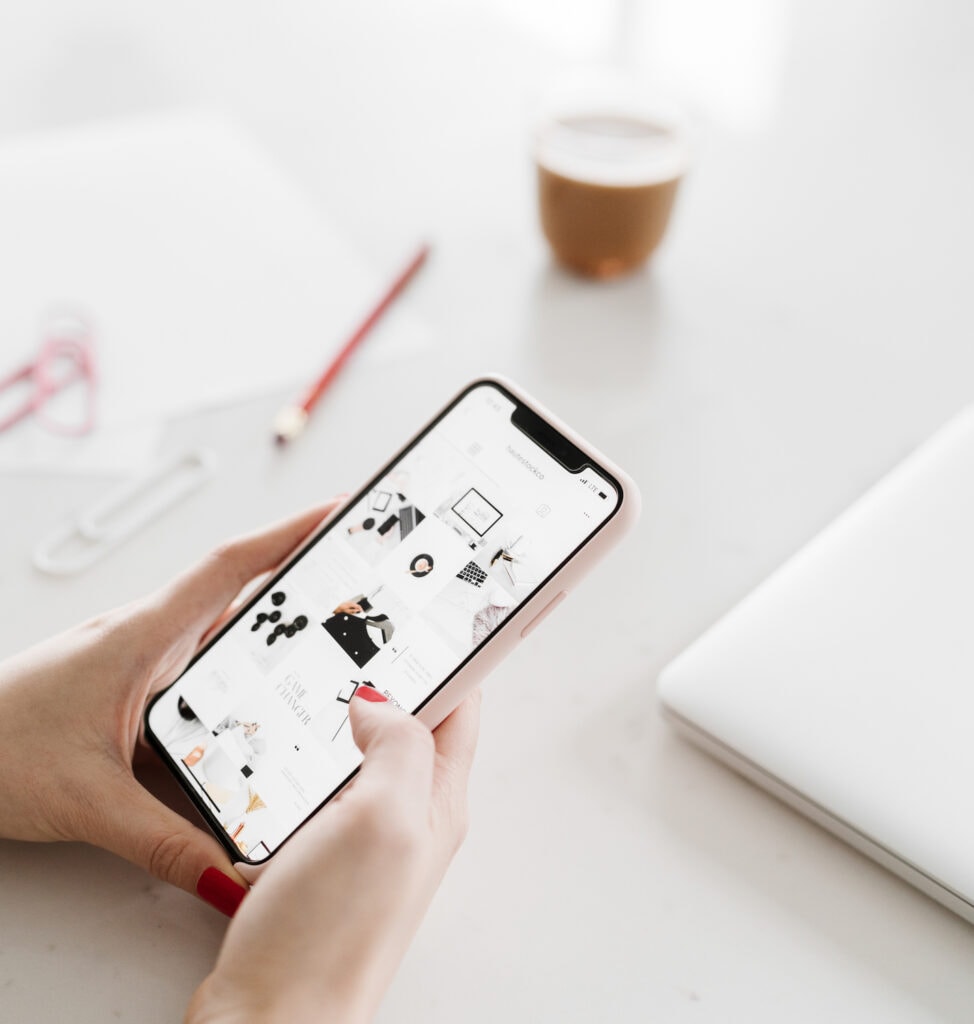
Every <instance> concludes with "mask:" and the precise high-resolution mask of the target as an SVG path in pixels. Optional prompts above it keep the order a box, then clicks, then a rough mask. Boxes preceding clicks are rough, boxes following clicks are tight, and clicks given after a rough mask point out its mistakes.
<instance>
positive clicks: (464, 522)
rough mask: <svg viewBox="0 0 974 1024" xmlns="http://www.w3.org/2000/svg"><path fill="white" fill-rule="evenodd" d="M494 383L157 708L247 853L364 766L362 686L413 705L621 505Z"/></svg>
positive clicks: (153, 718)
mask: <svg viewBox="0 0 974 1024" xmlns="http://www.w3.org/2000/svg"><path fill="white" fill-rule="evenodd" d="M621 499H622V496H621V492H620V490H619V488H618V486H617V485H616V484H615V483H614V482H613V480H612V478H611V477H610V476H609V475H608V474H607V473H606V472H604V471H600V470H599V469H598V468H596V466H594V465H593V464H592V462H591V461H590V460H589V459H588V458H587V457H586V456H584V455H583V454H582V453H581V452H580V451H579V450H578V449H577V448H575V447H574V446H573V445H571V444H570V443H569V442H567V441H566V440H565V439H564V438H562V437H561V435H560V434H558V433H557V432H556V431H554V430H553V428H551V427H550V426H548V425H547V424H546V423H545V422H544V421H542V420H541V419H540V418H539V417H538V416H537V415H536V414H534V413H533V412H532V411H531V410H530V409H528V408H527V407H526V406H524V405H523V404H522V403H521V402H520V401H519V400H517V399H515V398H513V397H512V396H511V395H510V394H508V393H507V392H506V391H505V390H504V389H503V388H502V387H501V386H499V385H498V384H495V383H493V382H480V383H478V384H475V385H473V386H471V388H470V389H468V390H467V391H466V392H464V393H463V394H462V395H461V396H460V397H459V398H458V399H457V400H456V401H455V402H454V403H453V404H452V405H451V406H449V407H448V408H447V409H446V410H445V411H444V412H443V413H441V414H440V415H439V417H438V418H437V419H436V420H434V421H433V423H432V424H430V425H429V426H428V427H427V428H426V429H425V430H424V432H423V433H422V434H421V435H420V436H419V437H418V438H417V439H416V440H415V441H414V442H413V443H412V444H411V445H410V447H409V448H408V449H407V450H406V451H405V453H404V454H403V455H401V456H400V457H399V458H398V459H397V460H396V461H395V462H394V463H392V464H390V465H389V466H387V467H386V468H385V469H384V470H383V471H382V472H381V473H380V474H379V475H378V476H377V477H376V478H375V479H373V480H372V481H371V482H370V483H369V484H368V485H367V486H366V488H365V489H364V490H363V491H362V492H360V494H359V495H358V496H357V497H356V498H355V499H354V500H352V501H351V502H350V503H349V506H348V508H347V509H346V510H345V511H344V512H343V513H342V515H341V516H340V517H338V518H336V519H334V520H333V521H332V522H331V523H330V524H329V526H328V527H326V528H325V529H324V530H323V532H322V533H321V534H320V535H319V536H318V537H317V538H316V539H315V541H314V542H313V543H312V545H311V546H309V547H308V548H306V549H305V550H304V551H303V552H302V553H301V554H300V555H298V556H297V558H296V559H295V560H294V561H293V562H292V563H291V564H290V565H289V566H287V567H286V568H285V569H284V570H283V571H282V572H280V573H279V574H278V575H277V577H276V578H275V579H274V580H272V582H271V583H269V584H268V585H267V586H266V587H264V588H263V589H262V590H261V592H260V593H259V594H258V596H257V597H256V598H255V599H254V600H253V601H251V602H250V603H249V604H248V605H247V606H246V608H245V609H244V610H243V611H242V612H241V613H240V614H239V615H237V616H236V617H235V618H234V620H233V621H232V622H231V623H230V624H229V625H228V626H226V627H225V628H224V629H223V631H222V632H221V633H220V634H219V635H218V636H217V637H216V638H215V639H214V640H213V641H212V642H211V643H210V644H209V645H208V646H207V647H206V648H204V649H203V650H202V651H201V652H200V653H199V654H198V655H197V656H196V658H195V659H194V660H193V661H192V662H191V663H190V665H189V667H188V668H187V669H186V670H185V672H184V673H183V674H182V675H181V676H180V677H179V678H178V679H177V680H176V681H175V682H174V683H173V684H172V686H170V687H169V688H168V689H167V690H165V691H163V692H162V693H161V694H160V695H159V696H158V697H157V698H156V699H155V701H154V702H153V704H152V705H151V707H150V709H149V712H148V716H147V722H148V727H149V733H150V738H151V739H152V741H153V742H154V744H155V745H156V746H157V747H158V748H159V749H160V750H161V752H163V754H164V756H166V757H168V759H169V760H170V761H171V763H172V766H173V768H174V770H175V771H176V772H177V773H178V775H179V777H180V780H181V781H182V783H183V785H184V787H185V788H187V789H188V790H189V791H190V792H191V793H193V794H194V795H195V796H196V797H197V803H198V804H199V805H200V806H201V807H202V808H203V809H204V812H205V813H206V815H207V816H208V818H209V819H210V820H211V822H212V823H214V824H215V825H216V826H217V830H218V832H219V830H222V831H223V833H225V837H226V838H225V844H226V845H227V846H228V849H229V848H231V847H232V848H235V849H236V850H237V851H239V853H240V854H242V855H243V856H244V857H245V858H246V859H248V860H250V861H254V862H259V861H262V860H264V859H266V858H267V857H268V856H269V855H270V854H271V853H272V852H273V851H274V850H275V849H277V848H278V847H279V846H280V845H281V843H282V842H284V841H285V840H286V839H287V838H288V836H290V835H291V834H292V833H293V832H294V831H295V830H296V829H297V828H298V827H299V826H300V825H301V824H302V823H303V822H304V821H306V820H307V819H308V818H309V817H310V816H311V815H313V814H314V813H315V811H316V810H317V809H318V808H319V807H320V806H321V805H322V804H323V803H325V802H326V801H327V800H328V799H329V797H331V796H332V795H334V794H335V793H336V792H337V791H338V790H339V789H340V788H341V787H342V785H344V783H345V782H346V781H347V780H348V778H349V776H350V775H352V774H353V773H354V772H355V770H356V769H357V767H358V765H359V764H360V762H361V755H360V753H359V751H358V749H357V748H356V746H355V744H354V743H353V741H352V735H351V728H350V726H349V723H348V706H349V702H350V701H351V699H352V696H353V695H354V693H355V691H356V690H357V689H358V688H359V687H363V686H370V687H375V688H376V689H377V690H379V691H381V692H382V693H383V694H385V696H386V697H387V698H388V700H390V701H391V702H393V703H394V704H396V705H398V706H400V707H401V708H403V709H404V710H406V711H409V712H415V711H418V710H419V709H420V708H421V707H422V706H423V705H424V704H425V703H426V702H427V701H428V700H429V699H430V698H431V697H432V695H433V694H434V693H436V692H437V691H438V690H439V689H440V688H441V687H442V686H443V685H445V683H446V682H448V681H449V679H450V678H451V676H452V675H453V674H454V673H455V672H456V671H457V670H458V669H459V668H460V667H461V666H462V665H463V664H464V663H465V662H466V661H467V660H468V659H469V658H471V657H472V656H473V655H474V654H475V652H476V651H477V649H478V648H480V647H481V646H482V645H483V644H484V643H486V642H488V640H489V638H490V636H491V634H493V633H494V632H495V631H496V630H499V629H503V627H504V622H505V620H506V619H507V618H508V617H509V616H510V615H511V614H512V612H514V611H515V610H516V609H517V608H518V607H519V606H520V605H521V604H522V603H523V602H524V601H526V600H527V599H529V598H530V597H531V595H532V594H533V593H534V592H535V591H537V590H538V589H539V588H540V587H541V586H542V585H543V584H544V582H545V581H546V580H547V579H548V578H549V577H550V576H551V575H553V574H554V573H555V572H556V571H557V569H558V568H559V567H560V566H561V565H562V563H564V562H565V561H566V560H567V559H568V558H570V557H571V556H572V554H573V553H574V552H575V551H576V550H577V549H578V548H579V547H581V546H582V545H583V544H584V543H585V542H586V541H587V540H588V539H589V538H590V537H591V536H592V535H593V534H594V533H596V532H597V531H598V529H599V528H600V527H601V526H602V525H604V524H605V523H606V521H607V520H608V519H610V518H611V517H612V515H613V514H614V513H615V512H616V510H617V509H618V508H619V506H620V502H621Z"/></svg>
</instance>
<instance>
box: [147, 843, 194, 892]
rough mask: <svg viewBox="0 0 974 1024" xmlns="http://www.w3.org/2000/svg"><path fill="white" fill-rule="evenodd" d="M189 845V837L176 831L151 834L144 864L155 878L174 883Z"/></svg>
mask: <svg viewBox="0 0 974 1024" xmlns="http://www.w3.org/2000/svg"><path fill="white" fill-rule="evenodd" d="M190 847H191V842H190V839H189V837H188V836H185V835H182V834H180V833H178V832H167V833H163V834H161V835H155V836H151V837H150V838H149V840H148V847H147V855H146V858H145V866H146V868H147V870H148V871H149V873H150V874H152V875H154V876H155V877H156V878H160V879H162V881H164V882H172V883H174V884H175V883H176V881H177V878H178V876H179V870H180V867H181V865H182V864H183V861H184V860H185V858H186V856H187V854H188V853H189V851H190Z"/></svg>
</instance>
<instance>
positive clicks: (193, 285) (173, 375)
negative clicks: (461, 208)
mask: <svg viewBox="0 0 974 1024" xmlns="http://www.w3.org/2000/svg"><path fill="white" fill-rule="evenodd" d="M0 224H3V226H4V228H3V231H2V233H0V280H2V281H3V289H2V298H0V376H2V375H3V373H4V372H6V371H7V370H9V369H10V368H12V367H14V366H16V365H18V364H19V363H21V362H23V361H25V360H27V359H29V358H32V356H33V354H34V353H35V352H36V349H37V345H38V342H39V331H40V325H41V323H42V322H43V320H44V318H45V316H46V315H47V314H48V312H49V311H50V310H52V309H56V308H61V307H65V306H67V307H69V308H71V307H73V308H78V309H80V310H82V311H84V312H85V313H86V314H87V316H88V317H89V318H90V320H91V322H92V324H93V328H94V340H95V351H96V358H97V361H98V374H99V386H98V407H97V415H98V429H97V430H96V432H95V434H94V435H93V436H92V437H91V438H90V439H89V440H88V441H86V442H80V443H79V442H63V441H62V442H60V443H57V444H55V443H42V442H39V441H38V440H37V439H36V438H32V437H30V435H32V434H33V435H36V434H37V433H38V431H37V428H36V427H33V426H32V427H25V428H16V429H12V430H10V431H8V432H6V434H4V435H0V468H7V469H12V468H15V469H21V470H22V469H28V468H39V466H40V465H41V464H43V465H44V467H45V468H47V469H60V470H67V471H70V470H76V471H87V470H85V467H86V466H88V467H92V466H99V465H102V466H103V465H106V464H111V465H114V466H115V467H116V469H117V470H118V471H119V472H122V471H125V469H126V468H131V464H136V465H137V464H138V463H139V462H140V461H144V458H145V456H146V454H147V453H146V452H145V451H142V450H140V446H139V445H138V444H137V443H136V438H135V434H132V435H131V436H130V437H129V438H128V439H127V442H126V443H124V444H120V438H121V437H122V434H120V433H119V430H121V431H124V430H125V429H126V428H128V427H130V426H131V425H132V424H135V423H138V424H140V425H141V426H140V431H141V436H142V437H143V439H144V440H145V441H146V443H151V442H150V440H149V438H150V435H151V434H152V430H151V429H149V426H148V425H149V424H156V425H158V424H159V423H160V422H162V421H163V420H164V419H165V418H166V417H168V416H172V415H175V414H178V413H184V412H188V411H191V410H194V409H200V408H204V407H212V406H216V405H220V404H223V403H227V402H230V401H233V400H235V399H239V398H243V397H246V396H249V395H254V394H258V393H261V392H266V391H269V390H273V389H278V388H285V389H286V387H287V386H288V385H295V386H298V385H299V384H304V383H307V382H308V380H310V379H311V378H312V377H313V376H314V375H315V374H316V372H317V371H319V370H320V369H321V368H322V367H323V366H324V365H325V364H326V363H327V360H328V358H329V356H330V355H331V354H333V353H334V352H335V351H336V350H337V348H338V347H339V346H340V345H341V343H342V341H343V340H344V339H345V337H346V336H347V335H348V333H349V332H350V331H351V330H352V329H353V328H354V327H355V326H356V325H357V324H358V322H359V321H360V320H361V319H362V318H363V316H364V315H365V313H366V312H368V310H369V309H370V308H371V307H372V306H373V305H374V303H375V301H376V299H377V297H378V296H379V295H381V293H382V291H383V289H384V287H385V286H386V284H387V282H386V281H384V280H382V279H380V278H379V277H378V276H377V275H376V274H375V273H374V272H373V271H371V270H370V268H369V267H368V266H367V265H366V264H365V262H364V261H363V260H362V259H361V258H359V257H358V256H357V255H356V253H355V251H354V246H353V245H351V244H349V242H348V241H347V240H346V239H345V238H342V237H341V236H340V235H339V233H338V232H337V231H336V230H335V229H334V227H333V226H332V225H330V224H329V222H328V220H327V219H326V217H325V216H324V215H323V214H322V212H321V211H320V210H319V209H318V208H317V207H316V206H315V204H314V203H313V202H311V201H310V200H309V199H308V197H307V196H306V195H305V194H304V193H303V192H302V191H301V189H300V188H298V187H296V186H295V184H294V183H293V182H291V181H290V180H289V179H288V177H287V175H286V174H283V173H282V172H281V170H280V169H279V168H278V167H277V166H276V165H275V164H274V163H273V162H272V161H271V160H269V159H268V158H267V157H266V156H265V155H264V154H263V153H262V152H261V151H260V150H259V149H258V148H257V147H256V146H255V145H254V144H253V143H252V142H251V141H250V140H249V139H248V138H247V136H246V135H245V134H244V133H243V132H242V131H241V130H240V129H238V128H237V127H236V126H234V124H233V123H231V122H230V121H228V120H227V119H226V118H225V117H223V116H222V115H219V114H216V113H214V112H209V111H203V112H189V113H185V112H183V113H178V114H166V115H158V116H152V117H148V118H140V119H138V120H131V121H124V122H115V123H108V124H102V125H94V126H88V127H85V128H78V129H71V130H67V131H62V132H59V133H56V134H49V135H38V136H34V137H28V138H24V139H21V140H14V141H11V142H7V143H5V144H4V145H3V146H0ZM406 255H408V254H404V258H405V256H406ZM423 344H424V334H423V331H422V328H421V327H420V326H419V325H418V324H417V323H416V322H415V320H413V319H412V318H410V317H409V316H408V314H406V312H405V311H403V310H397V311H394V312H393V314H391V315H390V317H389V319H388V320H387V321H384V322H383V323H381V324H380V325H379V327H378V328H377V329H376V332H375V337H374V338H370V339H369V341H368V342H367V343H366V346H365V348H364V349H363V352H362V353H361V357H362V358H377V357H379V356H381V355H383V354H384V355H385V356H388V354H389V349H390V346H391V347H392V348H393V349H395V348H397V347H405V348H407V349H409V348H413V347H421V346H422V345H423ZM367 350H371V352H368V351H367ZM357 357H358V356H357ZM18 432H19V434H20V436H19V437H18Z"/></svg>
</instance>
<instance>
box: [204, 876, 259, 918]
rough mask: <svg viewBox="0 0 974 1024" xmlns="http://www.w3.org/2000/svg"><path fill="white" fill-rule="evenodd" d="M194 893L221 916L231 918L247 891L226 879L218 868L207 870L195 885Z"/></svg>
mask: <svg viewBox="0 0 974 1024" xmlns="http://www.w3.org/2000/svg"><path fill="white" fill-rule="evenodd" d="M196 892H197V894H198V896H199V898H200V899H201V900H205V901H206V902H207V903H209V905H210V906H211V907H216V909H217V910H219V911H220V913H221V914H226V915H227V917H233V915H234V914H235V913H236V912H237V907H239V906H240V904H241V903H242V902H243V898H244V896H246V895H247V890H246V889H245V888H244V887H243V886H242V885H237V883H236V882H235V881H234V880H233V879H232V878H228V877H227V876H226V875H225V874H224V873H223V872H222V871H221V870H220V869H219V868H207V869H206V870H205V871H204V872H203V874H202V875H200V879H199V881H198V882H197V883H196Z"/></svg>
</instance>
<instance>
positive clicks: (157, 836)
mask: <svg viewBox="0 0 974 1024" xmlns="http://www.w3.org/2000/svg"><path fill="white" fill-rule="evenodd" d="M102 812H103V813H102V818H101V820H100V821H99V822H98V823H97V826H96V827H94V828H92V830H91V833H92V834H91V835H90V837H89V839H90V841H91V842H94V843H96V844H97V845H98V846H102V847H104V848H105V849H106V850H110V851H111V852H112V853H116V854H118V855H119V856H120V857H124V858H125V859H126V860H128V861H131V862H132V863H133V864H137V865H138V866H139V867H140V868H143V869H144V870H145V871H148V872H149V874H151V875H154V876H155V877H156V878H159V879H161V880H162V881H164V882H168V883H169V884H170V885H175V886H177V887H178V888H180V889H185V891H186V892H189V893H194V894H195V893H196V892H197V885H198V884H199V881H200V879H201V878H202V876H203V873H204V872H205V871H207V870H208V869H209V868H216V869H217V870H218V871H221V872H222V873H223V874H224V875H226V876H227V877H228V878H229V879H230V880H231V881H233V882H235V883H236V884H238V885H241V886H244V887H246V884H247V883H246V882H244V880H243V878H241V876H240V875H239V874H237V871H236V870H235V869H234V867H233V864H232V863H231V861H230V858H229V857H228V856H227V854H226V851H225V850H224V849H223V847H222V846H220V844H219V843H218V842H217V841H216V840H215V839H214V838H213V837H212V836H211V835H208V834H207V833H205V832H203V831H202V830H201V829H198V828H196V826H195V825H192V824H191V823H190V822H188V821H187V820H186V819H185V818H184V817H182V816H181V815H179V814H177V813H176V812H175V811H173V810H170V808H168V807H166V805H165V804H163V803H160V802H159V801H158V800H157V799H156V798H155V797H154V796H152V795H151V794H150V793H149V792H148V791H147V790H145V789H143V788H142V786H140V785H139V783H138V782H137V781H136V780H135V779H134V778H131V777H126V778H124V779H122V780H120V781H119V782H118V783H117V786H116V787H115V791H114V792H108V793H106V794H105V801H104V803H103V805H102Z"/></svg>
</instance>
